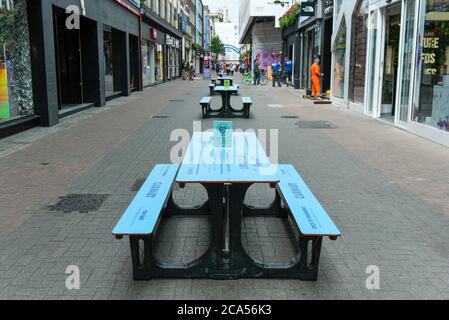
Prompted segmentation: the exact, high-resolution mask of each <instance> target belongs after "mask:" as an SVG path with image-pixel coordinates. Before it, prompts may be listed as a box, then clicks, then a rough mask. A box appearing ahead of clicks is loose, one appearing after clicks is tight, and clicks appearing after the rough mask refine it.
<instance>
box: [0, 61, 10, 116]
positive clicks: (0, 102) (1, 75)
mask: <svg viewBox="0 0 449 320" xmlns="http://www.w3.org/2000/svg"><path fill="white" fill-rule="evenodd" d="M9 118H11V113H10V111H9V96H8V78H7V74H6V63H0V119H9Z"/></svg>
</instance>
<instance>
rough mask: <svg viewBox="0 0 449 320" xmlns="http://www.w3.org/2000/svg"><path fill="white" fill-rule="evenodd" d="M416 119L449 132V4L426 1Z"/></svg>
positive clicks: (420, 44) (420, 28) (421, 25)
mask: <svg viewBox="0 0 449 320" xmlns="http://www.w3.org/2000/svg"><path fill="white" fill-rule="evenodd" d="M421 6H422V7H421V12H420V18H421V21H420V26H419V32H420V39H421V41H420V43H419V48H418V53H419V55H420V56H419V59H418V62H419V65H418V68H417V70H418V76H417V81H416V84H417V90H416V91H415V92H419V97H418V99H416V97H415V103H414V106H413V110H412V117H413V119H412V120H414V121H416V122H418V123H422V124H425V125H428V126H432V127H436V128H438V129H441V130H444V131H449V103H448V101H449V68H448V66H449V3H448V2H447V0H434V1H423V2H422V3H421Z"/></svg>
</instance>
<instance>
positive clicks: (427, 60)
mask: <svg viewBox="0 0 449 320" xmlns="http://www.w3.org/2000/svg"><path fill="white" fill-rule="evenodd" d="M423 41H424V50H425V53H423V64H424V74H425V75H426V76H434V75H437V74H438V70H437V68H436V66H435V64H436V61H437V50H438V49H439V48H440V38H439V37H435V32H427V33H426V34H425V35H424V39H423Z"/></svg>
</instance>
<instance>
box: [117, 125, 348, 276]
mask: <svg viewBox="0 0 449 320" xmlns="http://www.w3.org/2000/svg"><path fill="white" fill-rule="evenodd" d="M149 179H150V180H151V181H148V180H147V182H146V183H145V184H144V187H143V189H142V190H141V191H140V192H139V194H138V195H137V196H136V197H135V199H134V200H133V203H132V204H131V205H130V207H129V208H128V210H127V211H126V212H125V214H124V216H123V217H122V219H121V220H120V221H119V223H118V224H117V226H116V228H115V229H114V231H113V234H114V235H115V236H116V237H117V238H119V239H121V238H122V237H124V236H129V237H130V241H131V251H132V257H133V267H134V268H133V270H134V279H136V280H148V279H152V278H209V279H240V278H293V279H302V280H310V281H314V280H316V279H317V277H318V263H319V258H320V251H321V244H322V239H323V237H330V238H331V239H332V240H336V239H337V238H338V237H339V236H340V235H341V233H340V231H339V229H338V228H337V227H336V226H335V225H334V224H333V222H332V220H331V219H330V217H329V216H328V215H327V213H326V212H325V210H324V208H323V207H322V206H321V205H320V204H319V202H318V200H317V199H316V198H315V196H314V195H313V193H312V192H311V191H310V190H309V189H308V187H307V185H306V183H305V182H304V180H302V178H301V177H300V175H299V174H298V173H297V172H296V170H295V169H294V168H293V166H291V165H275V164H272V163H271V162H270V160H269V158H268V156H267V155H266V153H265V150H264V148H263V147H262V145H261V143H260V141H259V140H258V138H257V136H256V135H255V134H254V133H252V132H234V133H233V134H232V143H231V144H230V146H229V147H225V148H223V147H216V143H215V137H214V133H213V132H197V133H194V134H193V136H192V138H191V142H190V145H189V147H188V149H187V152H186V154H185V156H184V159H183V162H182V163H181V164H180V165H158V166H156V168H155V169H154V170H153V173H152V174H150V176H149ZM172 184H177V185H178V186H179V187H180V188H184V187H185V186H186V184H200V185H202V186H203V187H204V188H205V189H206V192H207V195H208V200H207V202H206V203H204V204H203V205H201V206H198V207H191V208H181V207H179V206H178V205H177V204H176V203H175V202H174V200H173V196H172V192H167V190H169V189H170V185H172ZM254 184H268V185H270V186H271V187H272V188H273V189H274V190H275V194H276V197H275V200H274V201H273V203H272V204H271V205H269V206H267V207H264V208H256V207H250V206H247V205H246V204H245V198H246V195H247V192H248V190H249V188H250V187H251V186H252V185H254ZM144 203H145V204H146V205H144ZM158 210H160V214H159V215H158V214H155V212H157V211H158ZM199 214H206V215H208V216H209V217H210V219H211V226H212V232H211V243H210V247H209V249H208V250H207V251H206V253H205V254H204V255H203V256H202V257H200V258H199V259H197V260H195V261H193V262H191V263H188V264H167V263H161V262H159V261H158V260H157V259H156V258H155V257H154V255H153V254H152V247H153V240H154V235H155V234H156V233H157V226H158V225H159V223H160V221H161V219H162V217H164V216H165V217H172V216H177V215H181V216H184V217H185V216H189V215H199ZM151 215H154V216H153V217H150V216H151ZM244 216H275V217H279V218H282V219H286V221H287V219H288V218H290V220H291V221H292V222H293V224H294V226H295V227H296V228H297V230H298V234H299V235H298V238H297V239H298V247H299V248H298V249H299V252H300V256H299V257H298V259H297V260H295V261H293V262H291V263H278V264H262V263H260V262H258V261H256V260H255V259H253V258H252V257H251V256H250V255H249V254H248V253H247V252H246V251H245V250H244V248H243V246H242V219H243V217H244ZM145 219H146V220H147V221H148V223H150V222H151V227H148V226H147V223H145ZM145 226H147V227H145ZM134 229H135V231H133V230H134ZM133 233H134V234H133ZM142 252H143V255H142V254H141V253H142Z"/></svg>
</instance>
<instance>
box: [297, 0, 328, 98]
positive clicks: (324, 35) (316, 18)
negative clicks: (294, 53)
mask: <svg viewBox="0 0 449 320" xmlns="http://www.w3.org/2000/svg"><path fill="white" fill-rule="evenodd" d="M319 9H321V10H320V11H318V10H319ZM332 32H333V1H328V0H321V1H316V2H315V11H314V12H313V15H311V16H300V18H299V25H298V34H299V38H300V47H301V56H300V60H299V61H300V63H299V64H297V66H298V67H299V69H300V72H299V80H300V81H299V87H300V89H303V90H307V89H310V88H311V86H312V80H311V75H310V68H311V66H312V64H313V63H314V60H315V58H319V59H320V63H321V73H323V74H324V77H323V78H322V84H321V87H322V92H323V93H325V92H327V91H328V90H329V89H330V84H331V81H330V80H331V74H332V72H331V66H332V55H331V46H330V43H331V38H332Z"/></svg>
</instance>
